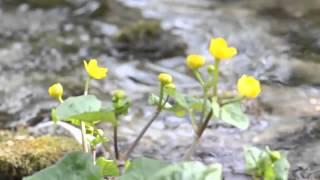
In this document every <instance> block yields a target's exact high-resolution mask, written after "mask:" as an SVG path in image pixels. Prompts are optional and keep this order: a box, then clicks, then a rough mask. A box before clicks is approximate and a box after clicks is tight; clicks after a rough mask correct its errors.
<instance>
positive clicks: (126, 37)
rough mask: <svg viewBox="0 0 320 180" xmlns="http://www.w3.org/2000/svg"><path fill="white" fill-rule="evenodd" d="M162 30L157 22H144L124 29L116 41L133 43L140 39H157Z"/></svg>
mask: <svg viewBox="0 0 320 180" xmlns="http://www.w3.org/2000/svg"><path fill="white" fill-rule="evenodd" d="M161 32H162V29H161V25H160V23H159V22H158V21H154V20H144V21H139V22H137V23H134V24H132V25H130V26H128V27H124V28H123V29H122V30H121V31H120V33H119V34H118V36H117V37H116V40H118V41H120V42H134V41H137V40H142V39H150V38H151V39H152V38H158V37H159V36H160V35H161Z"/></svg>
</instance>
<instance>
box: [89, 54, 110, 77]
mask: <svg viewBox="0 0 320 180" xmlns="http://www.w3.org/2000/svg"><path fill="white" fill-rule="evenodd" d="M84 68H85V69H86V71H87V73H88V75H89V76H90V77H91V78H94V79H103V78H105V77H106V76H107V73H108V69H107V68H104V67H100V66H99V65H98V61H97V60H96V59H90V60H89V62H87V61H84Z"/></svg>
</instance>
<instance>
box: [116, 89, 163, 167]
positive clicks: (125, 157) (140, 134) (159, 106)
mask: <svg viewBox="0 0 320 180" xmlns="http://www.w3.org/2000/svg"><path fill="white" fill-rule="evenodd" d="M163 92H164V86H163V84H161V87H160V100H159V104H158V107H157V111H156V112H155V114H154V115H153V116H152V118H151V119H150V120H149V122H148V123H147V124H146V125H145V126H144V128H143V129H142V130H141V132H140V133H139V135H138V137H137V138H136V139H135V140H134V142H133V143H132V144H131V146H130V147H129V149H128V150H127V152H126V153H125V155H124V157H123V158H121V159H122V160H124V161H126V160H127V159H128V158H129V156H130V154H131V153H132V151H133V150H134V148H135V147H136V146H137V145H138V144H139V142H140V140H141V138H142V137H143V135H144V134H145V133H146V131H147V130H148V129H149V127H150V126H151V124H152V123H153V122H154V121H155V120H156V119H157V117H158V116H159V114H160V112H161V110H162V108H163V106H164V105H165V104H166V103H167V101H168V98H167V99H166V100H165V102H164V104H162V99H163V95H164V93H163Z"/></svg>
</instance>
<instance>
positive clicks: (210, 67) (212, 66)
mask: <svg viewBox="0 0 320 180" xmlns="http://www.w3.org/2000/svg"><path fill="white" fill-rule="evenodd" d="M214 70H215V67H214V65H209V66H208V67H207V71H208V73H209V74H212V73H213V72H214Z"/></svg>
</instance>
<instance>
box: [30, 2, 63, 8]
mask: <svg viewBox="0 0 320 180" xmlns="http://www.w3.org/2000/svg"><path fill="white" fill-rule="evenodd" d="M27 3H29V4H30V5H31V6H35V7H42V8H50V7H54V6H60V5H64V4H66V0H27Z"/></svg>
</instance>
